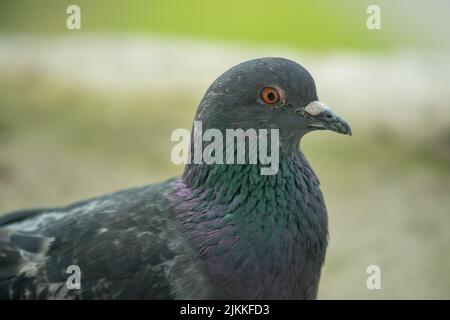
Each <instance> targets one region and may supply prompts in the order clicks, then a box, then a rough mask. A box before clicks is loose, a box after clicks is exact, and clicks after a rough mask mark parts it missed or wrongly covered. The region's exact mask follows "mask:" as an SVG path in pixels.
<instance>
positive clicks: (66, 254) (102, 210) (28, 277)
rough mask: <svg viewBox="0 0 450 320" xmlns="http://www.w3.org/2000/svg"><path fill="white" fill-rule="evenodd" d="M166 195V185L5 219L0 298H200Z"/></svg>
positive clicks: (0, 236)
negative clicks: (186, 291)
mask: <svg viewBox="0 0 450 320" xmlns="http://www.w3.org/2000/svg"><path fill="white" fill-rule="evenodd" d="M169 193H170V181H167V182H164V183H161V184H158V185H150V186H146V187H141V188H134V189H128V190H124V191H120V192H116V193H113V194H110V195H106V196H102V197H98V198H94V199H91V200H88V201H84V202H79V203H76V204H74V205H71V206H69V207H66V208H61V209H49V210H30V211H26V212H25V211H24V212H18V213H13V214H11V215H6V216H4V217H2V219H1V220H0V298H1V299H52V298H53V299H138V298H139V299H145V298H146V299H171V298H177V297H182V296H183V294H184V292H183V290H185V288H188V287H189V292H190V295H191V297H195V296H196V295H197V296H198V297H199V298H202V295H203V294H205V290H206V289H205V288H206V287H205V286H204V284H203V283H202V281H204V279H203V278H202V276H201V275H200V274H199V270H198V267H197V265H196V264H195V261H194V259H193V257H194V255H193V254H192V251H191V250H190V248H188V247H187V245H186V243H185V241H184V240H183V237H182V236H181V234H180V232H179V231H178V228H177V225H176V222H175V219H174V217H173V216H172V211H171V209H170V201H169V200H168V197H169V195H168V194H169ZM180 279H181V280H180ZM183 279H186V281H188V280H189V281H190V283H183ZM196 281H197V282H199V283H198V288H199V290H197V291H196V290H195V285H196ZM145 284H148V285H145ZM200 288H202V289H200Z"/></svg>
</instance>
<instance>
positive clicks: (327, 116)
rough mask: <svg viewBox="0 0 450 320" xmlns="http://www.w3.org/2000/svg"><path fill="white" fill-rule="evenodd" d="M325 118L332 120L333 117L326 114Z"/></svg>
mask: <svg viewBox="0 0 450 320" xmlns="http://www.w3.org/2000/svg"><path fill="white" fill-rule="evenodd" d="M325 118H327V119H331V118H333V116H332V115H331V114H327V115H326V116H325Z"/></svg>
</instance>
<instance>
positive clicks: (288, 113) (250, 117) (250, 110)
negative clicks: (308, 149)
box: [195, 58, 351, 139]
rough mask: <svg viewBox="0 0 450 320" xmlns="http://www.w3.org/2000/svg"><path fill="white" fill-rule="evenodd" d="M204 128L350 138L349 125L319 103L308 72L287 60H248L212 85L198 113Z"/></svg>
mask: <svg viewBox="0 0 450 320" xmlns="http://www.w3.org/2000/svg"><path fill="white" fill-rule="evenodd" d="M195 120H197V121H202V125H203V128H217V129H220V130H224V129H237V128H241V129H244V130H246V129H250V128H254V129H263V128H264V129H275V128H276V129H279V130H280V136H281V137H285V138H288V137H292V138H294V139H298V138H300V137H301V136H303V135H304V134H306V133H308V132H310V131H314V130H325V129H328V130H332V131H336V132H339V133H343V134H348V135H351V129H350V126H349V125H348V124H347V122H346V121H344V120H343V119H342V118H341V117H339V116H338V115H336V114H335V113H334V112H333V111H332V110H331V109H330V108H329V107H328V106H327V105H326V104H325V103H323V102H321V101H319V99H318V97H317V92H316V86H315V83H314V80H313V78H312V76H311V75H310V74H309V72H308V71H307V70H306V69H305V68H304V67H302V66H301V65H299V64H298V63H296V62H293V61H291V60H287V59H283V58H261V59H255V60H250V61H247V62H243V63H241V64H239V65H237V66H235V67H233V68H231V69H230V70H228V71H226V72H225V73H224V74H222V75H221V76H220V77H219V78H218V79H217V80H216V81H214V83H213V84H212V85H211V86H210V88H209V89H208V91H207V92H206V94H205V96H204V98H203V100H202V102H201V103H200V106H199V108H198V110H197V114H196V119H195Z"/></svg>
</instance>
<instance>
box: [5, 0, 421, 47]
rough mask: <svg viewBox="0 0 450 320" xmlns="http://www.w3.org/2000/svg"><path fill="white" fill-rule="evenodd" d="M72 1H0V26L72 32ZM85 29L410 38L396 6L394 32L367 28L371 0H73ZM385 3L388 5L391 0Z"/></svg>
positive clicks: (300, 43)
mask: <svg viewBox="0 0 450 320" xmlns="http://www.w3.org/2000/svg"><path fill="white" fill-rule="evenodd" d="M70 4H74V2H73V1H68V0H64V1H55V0H42V1H39V2H31V1H26V0H14V1H12V0H6V1H2V2H1V4H0V30H2V31H3V32H5V33H8V32H15V33H17V32H26V33H45V34H55V33H63V32H68V30H67V29H66V27H65V20H66V18H67V14H66V13H65V10H66V8H67V6H68V5H70ZM76 4H77V5H79V6H80V7H81V13H82V30H81V31H77V32H99V31H106V32H119V33H124V32H143V33H148V32H151V33H156V34H164V35H166V36H167V35H173V36H177V37H179V36H184V37H194V38H201V39H204V40H209V41H211V40H214V41H233V42H245V43H250V44H251V43H253V44H282V45H285V46H291V47H294V48H301V49H314V50H326V49H372V50H373V49H375V50H384V49H387V48H395V47H398V46H400V45H402V44H405V43H409V42H410V41H411V38H412V36H411V35H410V34H409V35H408V34H406V35H405V34H404V35H402V36H401V37H399V36H398V30H397V29H396V24H397V23H398V21H399V20H398V19H397V18H398V17H397V16H396V15H397V13H398V12H397V11H395V10H387V9H386V10H385V11H384V12H383V26H384V28H386V29H387V30H389V32H370V31H369V30H367V28H366V25H365V24H366V18H367V14H366V8H367V6H368V5H370V4H372V3H371V2H370V1H366V0H364V1H357V0H342V1H332V0H321V1H298V0H279V1H276V2H274V1H262V0H249V1H239V0H228V1H210V0H190V1H178V0H152V1H145V0H131V1H124V0H120V1H113V2H112V1H105V0H99V1H95V2H94V1H87V0H79V1H77V2H76ZM383 4H384V5H385V6H386V7H387V6H388V4H387V2H386V1H383Z"/></svg>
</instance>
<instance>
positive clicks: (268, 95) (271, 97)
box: [267, 92, 275, 101]
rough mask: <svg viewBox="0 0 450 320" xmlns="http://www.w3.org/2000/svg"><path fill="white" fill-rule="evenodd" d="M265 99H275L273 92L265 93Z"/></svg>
mask: <svg viewBox="0 0 450 320" xmlns="http://www.w3.org/2000/svg"><path fill="white" fill-rule="evenodd" d="M267 99H269V101H273V100H275V94H274V93H273V92H269V93H268V94H267Z"/></svg>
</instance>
